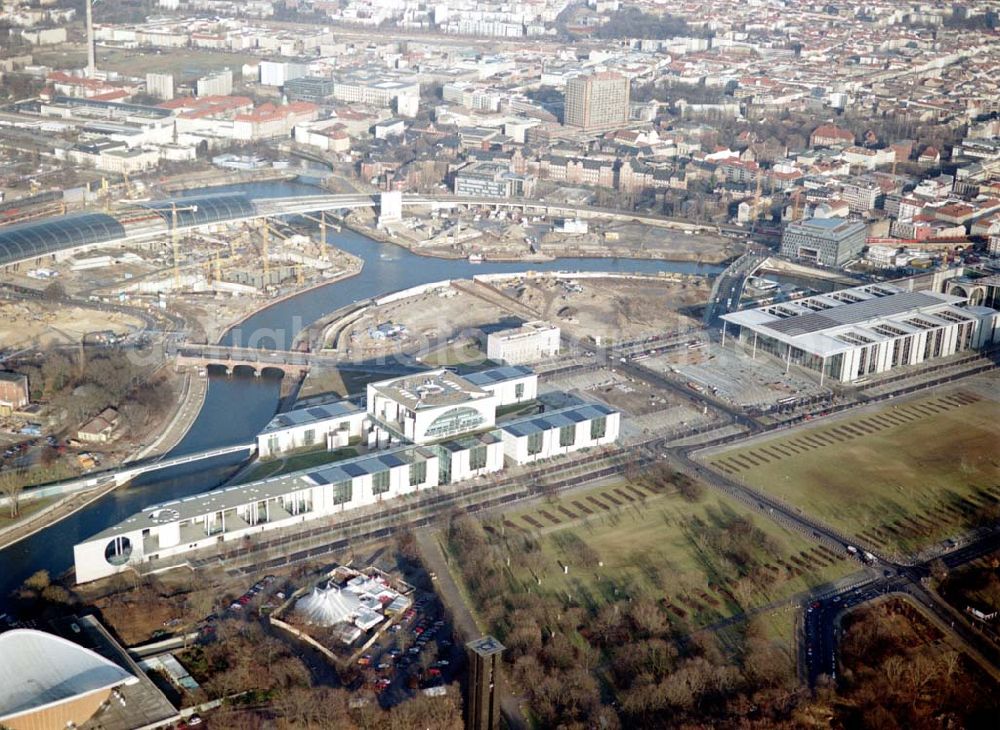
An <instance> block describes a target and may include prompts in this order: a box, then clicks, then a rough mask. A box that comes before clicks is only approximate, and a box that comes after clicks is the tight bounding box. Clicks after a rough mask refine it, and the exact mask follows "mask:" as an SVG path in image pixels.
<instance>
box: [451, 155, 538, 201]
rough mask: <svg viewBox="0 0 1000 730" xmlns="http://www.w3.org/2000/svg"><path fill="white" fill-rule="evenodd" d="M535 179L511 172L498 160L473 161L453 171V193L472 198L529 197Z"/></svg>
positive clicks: (533, 187)
mask: <svg viewBox="0 0 1000 730" xmlns="http://www.w3.org/2000/svg"><path fill="white" fill-rule="evenodd" d="M534 189H535V179H534V178H533V177H529V176H527V175H518V174H517V173H514V172H511V171H510V169H508V167H507V166H506V165H503V164H501V163H498V162H473V163H470V164H468V165H466V166H465V167H463V168H462V169H461V170H459V171H458V172H456V173H455V177H454V191H455V195H467V196H469V197H473V198H523V197H530V196H531V193H532V191H533V190H534Z"/></svg>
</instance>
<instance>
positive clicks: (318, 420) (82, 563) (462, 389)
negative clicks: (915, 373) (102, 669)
mask: <svg viewBox="0 0 1000 730" xmlns="http://www.w3.org/2000/svg"><path fill="white" fill-rule="evenodd" d="M537 395H538V377H537V375H536V374H535V373H534V372H533V371H531V370H530V369H529V368H527V367H524V366H508V367H500V368H494V369H490V370H483V371H479V372H475V373H470V374H467V375H458V374H456V373H454V372H451V371H450V370H447V369H441V370H432V371H427V372H421V373H417V374H413V375H407V376H404V377H398V378H392V379H389V380H383V381H381V382H376V383H371V384H369V385H368V387H367V392H366V395H365V398H364V400H363V403H362V402H360V401H357V402H356V401H339V402H336V403H331V404H326V405H319V406H309V407H305V408H301V409H296V410H293V411H289V412H287V413H281V414H278V415H277V416H275V417H274V418H273V419H272V420H271V422H270V423H269V424H268V425H267V426H266V427H265V428H264V429H263V430H262V431H261V432H260V434H259V435H258V437H257V446H258V455H259V456H260V457H261V458H271V457H276V456H280V455H281V454H283V453H287V452H289V451H292V450H295V449H303V448H310V447H312V448H317V449H318V448H322V447H323V446H324V445H325V447H326V448H327V449H329V450H333V449H337V448H342V447H346V446H348V445H355V446H357V447H358V448H357V449H356V450H357V451H360V452H361V453H359V454H358V455H356V456H352V457H350V458H345V459H342V460H339V461H333V462H330V463H327V464H323V465H321V466H316V467H312V468H308V469H303V470H301V471H296V472H291V473H287V474H282V475H279V476H275V477H271V478H268V479H263V480H260V481H254V482H249V483H246V484H240V485H237V486H231V487H226V488H223V489H217V490H215V491H211V492H205V493H203V494H198V495H194V496H191V497H185V498H184V499H179V500H174V501H172V502H166V503H163V504H159V505H155V506H151V507H148V508H146V509H144V510H142V511H141V512H139V513H137V514H134V515H132V516H131V517H129V518H128V519H126V520H125V521H124V522H121V523H119V524H117V525H115V526H113V527H111V528H109V529H107V530H105V531H103V532H101V533H99V534H97V535H94V536H93V537H91V538H90V539H88V540H86V541H84V542H82V543H80V544H78V545H76V546H75V548H74V557H75V563H76V579H77V581H78V582H81V583H82V582H86V581H90V580H95V579H98V578H103V577H105V576H109V575H112V574H114V573H116V572H120V571H122V570H125V569H127V568H128V567H129V566H130V565H134V564H138V563H154V564H155V563H156V562H157V561H162V560H164V559H166V558H174V557H176V556H177V555H180V554H183V553H187V552H190V551H194V550H199V549H202V548H207V547H210V546H213V545H216V544H217V543H221V542H228V541H231V540H238V539H241V538H243V537H245V536H248V535H254V534H257V533H260V532H264V531H267V530H273V529H279V528H284V527H291V526H294V525H297V524H299V523H305V522H308V521H311V520H316V519H319V518H324V517H329V516H331V515H337V514H339V513H341V512H345V511H348V510H352V509H356V508H359V507H364V506H367V505H372V504H376V503H378V502H382V501H385V500H390V499H395V498H397V497H402V496H404V495H408V494H413V493H415V492H419V491H422V490H425V489H431V488H434V487H437V486H439V485H442V484H453V483H456V482H462V481H465V480H468V479H473V478H475V477H479V476H483V475H486V474H491V473H495V472H499V471H501V470H503V469H504V468H505V467H507V466H510V465H520V464H527V463H532V462H535V461H539V460H542V459H549V458H553V457H558V456H561V455H564V454H569V453H572V452H574V451H579V450H581V449H586V448H591V447H597V446H603V445H606V444H611V443H613V442H615V441H616V440H617V438H618V433H619V428H620V419H621V416H620V413H619V412H618V411H616V410H615V409H613V408H610V407H609V406H607V405H605V404H603V403H590V402H579V403H577V404H575V405H568V406H564V407H559V408H551V409H541V411H540V412H539V409H538V408H531V407H529V406H530V404H531V402H532V401H534V400H535V399H536V397H537ZM517 411H522V414H521V415H516V412H517ZM527 411H531V413H530V415H524V412H527ZM504 413H509V414H511V415H510V416H509V417H505V416H504V415H503V414H504ZM171 564H173V563H172V562H171ZM150 567H154V568H155V565H154V566H150Z"/></svg>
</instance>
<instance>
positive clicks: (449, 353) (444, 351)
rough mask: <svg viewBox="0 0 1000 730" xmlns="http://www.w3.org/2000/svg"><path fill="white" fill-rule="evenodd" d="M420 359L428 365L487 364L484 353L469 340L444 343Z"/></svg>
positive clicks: (478, 365) (479, 365)
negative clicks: (459, 342) (450, 343)
mask: <svg viewBox="0 0 1000 730" xmlns="http://www.w3.org/2000/svg"><path fill="white" fill-rule="evenodd" d="M421 360H422V362H423V363H424V364H425V365H429V366H430V367H446V366H449V365H465V364H467V363H468V364H472V365H474V366H476V367H482V366H483V365H487V364H489V361H488V360H487V359H486V353H484V352H483V351H482V350H480V349H479V348H478V347H476V346H475V345H473V344H471V343H469V342H466V343H461V344H453V345H444V346H442V347H439V348H437V349H436V350H433V351H432V352H428V353H427V354H426V355H424V356H423V357H422V358H421Z"/></svg>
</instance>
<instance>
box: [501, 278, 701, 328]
mask: <svg viewBox="0 0 1000 730" xmlns="http://www.w3.org/2000/svg"><path fill="white" fill-rule="evenodd" d="M507 292H508V293H509V294H511V295H512V296H514V297H515V298H516V299H517V300H518V301H519V302H521V303H522V304H524V305H526V306H528V307H530V308H531V309H533V310H534V311H536V312H537V313H538V317H539V319H544V320H547V321H549V322H552V323H553V324H557V325H559V326H560V327H561V328H562V329H563V332H564V333H566V334H569V335H573V336H575V337H581V338H582V337H586V336H588V335H589V336H591V337H594V338H595V339H596V338H597V337H600V338H601V339H610V340H631V339H636V338H639V337H644V336H646V335H649V334H651V333H662V332H666V331H674V330H681V329H687V328H688V327H693V326H698V324H699V323H698V320H697V317H695V316H690V315H687V314H684V313H682V312H683V310H685V309H686V308H689V307H693V306H694V305H697V304H701V303H703V302H704V301H705V300H706V299H708V295H709V283H708V281H707V280H704V279H700V278H699V279H695V278H692V279H686V280H684V281H671V280H666V279H665V280H663V281H657V280H653V279H617V278H607V279H590V278H587V279H579V280H573V281H567V280H561V279H531V280H527V281H525V282H523V283H522V284H521V285H518V284H516V283H515V284H514V285H512V286H511V287H509V288H508V289H507Z"/></svg>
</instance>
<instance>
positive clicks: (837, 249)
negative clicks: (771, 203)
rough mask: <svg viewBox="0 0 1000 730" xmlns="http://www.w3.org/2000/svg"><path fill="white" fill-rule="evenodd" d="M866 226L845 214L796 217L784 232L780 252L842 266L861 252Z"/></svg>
mask: <svg viewBox="0 0 1000 730" xmlns="http://www.w3.org/2000/svg"><path fill="white" fill-rule="evenodd" d="M866 232H867V227H866V226H865V224H864V223H860V222H858V221H849V220H844V219H842V218H807V219H806V220H801V221H793V222H791V223H789V224H788V225H787V226H786V227H785V232H784V233H783V234H782V236H781V255H782V256H787V257H788V258H791V259H805V260H807V261H811V262H813V263H817V264H823V265H824V266H843V265H844V264H846V263H847V262H848V261H850V260H851V259H856V258H858V257H859V256H860V255H861V251H862V250H863V249H864V247H865V242H866V240H867V236H866Z"/></svg>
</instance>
